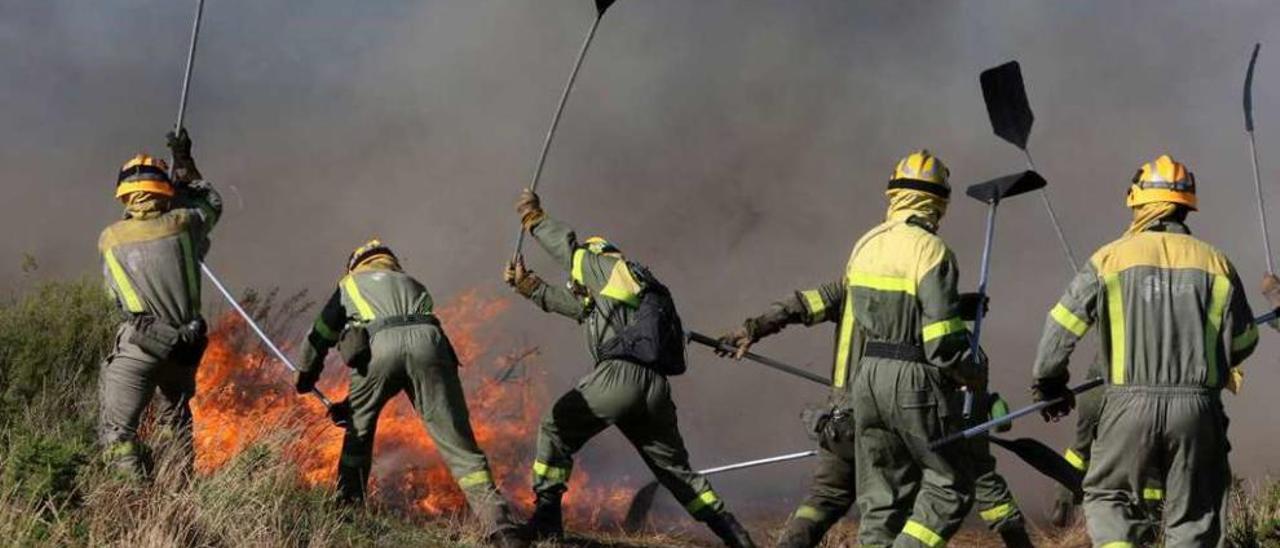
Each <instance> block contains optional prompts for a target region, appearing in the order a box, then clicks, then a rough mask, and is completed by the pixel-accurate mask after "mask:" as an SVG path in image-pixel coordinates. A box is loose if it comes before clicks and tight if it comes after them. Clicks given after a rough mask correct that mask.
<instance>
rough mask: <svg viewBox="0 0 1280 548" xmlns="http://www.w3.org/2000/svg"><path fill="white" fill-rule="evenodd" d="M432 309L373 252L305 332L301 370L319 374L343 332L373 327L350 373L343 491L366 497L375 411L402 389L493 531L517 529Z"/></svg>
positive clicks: (410, 281) (414, 285)
mask: <svg viewBox="0 0 1280 548" xmlns="http://www.w3.org/2000/svg"><path fill="white" fill-rule="evenodd" d="M432 306H433V303H432V300H431V295H430V293H428V292H427V288H426V287H424V286H423V285H422V284H421V283H419V282H418V281H417V280H415V279H414V278H413V277H411V276H409V275H408V274H405V273H404V272H401V271H400V270H399V266H398V264H396V263H395V262H393V261H389V260H387V259H385V258H383V257H376V258H374V259H372V260H369V261H366V262H364V263H362V264H361V265H360V266H357V267H356V268H355V270H353V271H352V272H351V273H350V274H348V275H347V276H345V277H343V278H342V281H341V282H339V283H338V287H337V289H336V290H334V292H333V294H332V296H331V297H330V298H329V300H328V302H327V303H326V304H325V306H324V309H323V310H321V311H320V315H319V317H318V318H316V321H315V323H314V325H313V326H312V328H311V331H310V332H309V333H308V335H307V341H308V344H306V345H304V349H303V359H302V366H301V367H302V368H303V370H304V371H308V372H315V373H318V372H319V371H320V370H322V369H323V367H324V358H325V355H326V354H327V353H328V351H329V349H330V348H332V347H333V346H334V345H335V344H336V343H337V342H338V340H339V335H340V333H341V332H342V331H343V330H344V329H347V328H349V327H351V326H364V327H366V328H367V329H369V332H370V342H369V346H370V359H369V363H368V364H367V365H366V366H364V367H363V368H352V370H351V390H350V393H349V395H348V400H349V402H350V404H351V410H352V419H351V423H352V424H351V428H350V429H348V430H347V433H346V437H345V438H344V439H343V442H342V455H341V457H339V461H338V492H339V495H340V496H341V497H343V498H344V499H345V500H349V501H359V500H362V499H363V498H364V491H365V486H366V484H367V482H368V479H369V471H370V469H371V466H372V464H373V443H374V435H375V433H376V431H377V427H378V416H379V414H381V412H382V408H383V407H384V406H385V405H386V404H387V402H388V401H390V400H391V399H392V398H394V397H396V396H397V395H399V394H400V393H401V392H404V393H405V395H406V396H408V397H409V401H410V403H412V404H413V408H414V409H415V410H417V411H418V413H419V414H421V415H422V421H423V423H424V424H425V425H426V427H427V431H428V433H429V434H430V435H431V438H432V439H433V440H434V441H435V445H436V449H437V450H438V451H439V452H440V456H441V458H443V459H444V462H445V464H446V465H447V466H448V467H449V471H450V472H451V473H452V474H453V477H454V479H455V480H456V481H457V482H458V487H460V488H461V489H462V491H463V493H464V494H465V495H466V497H467V502H468V503H469V504H470V506H471V511H472V512H473V513H475V515H476V517H477V518H478V519H479V520H480V521H481V523H482V524H483V525H484V526H485V527H487V528H489V531H488V533H494V532H498V531H500V530H513V529H514V528H515V527H516V524H515V522H514V521H513V519H512V518H511V515H510V509H509V507H508V505H507V502H506V500H505V499H503V497H502V494H501V493H500V492H499V491H498V488H497V486H496V485H495V484H494V480H493V476H492V475H491V474H490V469H489V462H488V459H487V458H486V457H485V454H484V453H483V452H482V451H481V450H480V446H479V445H477V443H476V439H475V434H474V433H473V432H472V430H471V421H470V417H469V414H468V410H467V401H466V398H465V396H464V395H463V391H462V383H461V381H460V380H459V378H458V365H459V364H458V358H457V356H456V355H455V354H454V351H453V347H452V346H451V345H450V343H449V338H448V337H447V336H445V333H444V330H443V329H442V328H441V327H440V325H439V322H438V321H436V320H435V317H434V316H433V315H432Z"/></svg>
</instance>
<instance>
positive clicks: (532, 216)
mask: <svg viewBox="0 0 1280 548" xmlns="http://www.w3.org/2000/svg"><path fill="white" fill-rule="evenodd" d="M516 213H519V214H520V226H523V227H524V229H525V230H533V227H535V226H538V223H540V222H542V219H545V218H546V217H547V214H546V213H545V212H543V211H542V200H540V199H539V198H538V195H537V194H534V193H533V191H532V190H529V189H527V188H526V189H524V190H523V191H521V192H520V201H518V202H516Z"/></svg>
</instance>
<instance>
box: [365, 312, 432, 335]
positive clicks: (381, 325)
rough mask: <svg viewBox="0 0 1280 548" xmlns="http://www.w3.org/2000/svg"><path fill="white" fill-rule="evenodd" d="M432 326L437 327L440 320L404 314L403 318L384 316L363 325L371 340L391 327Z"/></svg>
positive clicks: (430, 316) (422, 315) (424, 315)
mask: <svg viewBox="0 0 1280 548" xmlns="http://www.w3.org/2000/svg"><path fill="white" fill-rule="evenodd" d="M424 324H425V325H434V326H437V327H439V326H440V320H437V319H436V317H435V316H434V315H432V314H406V315H404V316H386V317H382V318H375V319H374V320H373V321H371V322H369V323H368V325H365V326H364V328H365V330H366V331H368V332H369V338H373V336H374V335H375V334H377V333H378V332H379V331H382V330H383V329H390V328H392V327H403V326H406V325H424Z"/></svg>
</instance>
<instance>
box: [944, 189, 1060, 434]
mask: <svg viewBox="0 0 1280 548" xmlns="http://www.w3.org/2000/svg"><path fill="white" fill-rule="evenodd" d="M1046 184H1048V183H1046V182H1045V180H1044V178H1043V177H1041V176H1040V174H1038V173H1036V172H1034V171H1024V172H1022V173H1015V174H1012V175H1005V176H1004V177H998V178H995V179H992V180H990V181H987V182H984V183H978V184H976V185H970V186H969V188H968V189H966V190H965V194H968V195H969V197H970V198H973V199H975V200H978V201H979V202H983V203H985V204H987V229H986V234H985V237H984V239H983V244H982V269H981V271H980V272H979V275H978V302H980V303H981V302H986V299H987V282H988V281H989V279H990V276H991V243H992V240H993V239H994V238H995V233H996V208H997V207H999V205H1000V202H1001V200H1005V199H1008V198H1012V197H1014V196H1018V195H1021V194H1026V193H1028V192H1032V191H1035V190H1040V189H1043V188H1044V187H1045V185H1046ZM985 309H986V307H985V306H979V307H978V309H977V313H976V314H975V315H974V318H973V335H972V337H971V338H970V345H971V346H972V348H971V351H972V354H973V359H975V360H983V361H985V360H986V357H985V356H983V355H982V352H981V350H979V348H980V344H979V343H980V342H981V337H982V319H983V318H984V317H985V316H986V310H985ZM982 365H983V366H985V365H986V364H985V363H984V364H982ZM972 414H973V392H972V391H970V390H969V389H968V388H966V389H965V393H964V416H965V418H969V416H971V415H972Z"/></svg>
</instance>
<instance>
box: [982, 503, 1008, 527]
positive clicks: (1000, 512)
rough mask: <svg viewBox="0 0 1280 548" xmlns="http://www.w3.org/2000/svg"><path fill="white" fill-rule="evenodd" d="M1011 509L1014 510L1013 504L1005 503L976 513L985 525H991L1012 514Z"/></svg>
mask: <svg viewBox="0 0 1280 548" xmlns="http://www.w3.org/2000/svg"><path fill="white" fill-rule="evenodd" d="M1013 509H1014V506H1013V503H1012V502H1006V503H1004V504H1001V505H999V506H995V507H992V508H988V509H986V510H983V511H981V512H978V515H979V516H981V517H982V521H985V522H987V523H992V522H995V521H999V520H1000V519H1002V518H1004V517H1006V516H1008V515H1009V514H1012V513H1013Z"/></svg>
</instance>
